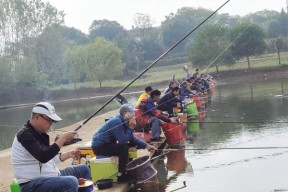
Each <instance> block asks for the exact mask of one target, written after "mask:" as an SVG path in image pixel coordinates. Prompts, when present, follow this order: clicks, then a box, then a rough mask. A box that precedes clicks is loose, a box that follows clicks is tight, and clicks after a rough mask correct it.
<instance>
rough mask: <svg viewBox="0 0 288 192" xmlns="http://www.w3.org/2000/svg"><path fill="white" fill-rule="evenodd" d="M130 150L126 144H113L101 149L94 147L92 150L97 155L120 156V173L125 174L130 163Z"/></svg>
mask: <svg viewBox="0 0 288 192" xmlns="http://www.w3.org/2000/svg"><path fill="white" fill-rule="evenodd" d="M128 148H129V146H128V145H126V144H122V145H121V144H118V143H111V144H106V145H103V146H101V147H93V148H92V149H93V152H94V154H95V155H104V156H118V158H119V159H118V161H119V165H118V171H119V172H120V173H125V171H126V164H127V162H128Z"/></svg>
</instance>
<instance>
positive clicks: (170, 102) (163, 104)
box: [157, 87, 181, 114]
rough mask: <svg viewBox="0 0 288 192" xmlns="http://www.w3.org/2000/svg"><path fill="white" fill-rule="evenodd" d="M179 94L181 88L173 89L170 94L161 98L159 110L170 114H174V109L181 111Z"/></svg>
mask: <svg viewBox="0 0 288 192" xmlns="http://www.w3.org/2000/svg"><path fill="white" fill-rule="evenodd" d="M179 94H180V89H179V87H174V88H172V90H171V91H170V92H168V93H166V94H165V95H164V96H163V97H162V98H160V100H159V102H158V106H157V108H158V109H159V110H161V111H167V112H168V113H169V114H173V108H174V107H176V108H180V109H181V100H180V99H179V98H178V95H179Z"/></svg>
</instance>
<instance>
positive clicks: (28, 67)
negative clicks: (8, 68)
mask: <svg viewBox="0 0 288 192" xmlns="http://www.w3.org/2000/svg"><path fill="white" fill-rule="evenodd" d="M14 75H15V81H16V85H17V86H18V87H37V78H38V77H37V62H36V60H35V59H33V58H27V57H25V58H21V60H20V62H19V63H18V65H17V66H16V68H15V72H14Z"/></svg>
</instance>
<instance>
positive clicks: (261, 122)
mask: <svg viewBox="0 0 288 192" xmlns="http://www.w3.org/2000/svg"><path fill="white" fill-rule="evenodd" d="M193 120H194V119H193ZM188 122H189V120H188ZM200 123H219V124H221V123H245V124H246V123H247V124H249V123H260V124H263V123H265V124H266V123H288V121H282V122H281V121H272V122H271V121H270V122H269V121H201V122H200Z"/></svg>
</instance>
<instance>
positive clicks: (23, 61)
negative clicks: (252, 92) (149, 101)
mask: <svg viewBox="0 0 288 192" xmlns="http://www.w3.org/2000/svg"><path fill="white" fill-rule="evenodd" d="M212 12H213V11H211V10H207V9H203V8H198V9H195V8H188V7H183V8H181V9H179V10H178V11H177V13H171V14H169V15H167V16H166V18H165V20H164V21H163V22H162V23H161V25H160V26H159V27H152V20H151V18H150V16H149V15H147V14H141V13H139V14H136V15H135V17H134V25H133V26H132V29H131V30H127V29H125V28H124V27H123V26H122V25H120V24H119V23H118V22H117V21H109V20H106V19H104V20H94V21H93V22H92V23H91V25H90V27H89V33H88V34H85V33H83V32H81V31H80V30H79V29H76V28H73V27H67V26H65V25H64V18H65V13H64V12H62V11H58V10H57V9H56V8H55V7H53V6H52V5H51V4H49V3H44V2H42V1H41V0H1V1H0V45H1V46H0V64H1V70H0V86H1V91H0V98H2V101H9V98H10V97H11V95H12V94H15V92H13V90H23V89H37V90H43V89H46V88H47V87H52V86H56V85H62V84H68V83H74V88H75V89H77V87H76V85H77V83H79V82H88V81H97V82H98V83H99V86H100V87H101V86H102V83H103V81H105V80H110V79H115V78H117V79H123V78H126V77H129V76H132V75H135V74H139V72H140V71H141V70H143V69H145V68H146V67H147V66H148V65H149V64H151V62H152V61H154V60H155V59H157V58H158V57H159V56H160V55H161V54H162V53H163V52H164V51H166V50H167V49H168V48H169V47H171V46H172V45H174V44H175V43H176V42H177V41H178V40H179V39H180V38H182V37H183V36H184V35H185V34H187V33H188V32H189V31H190V30H192V29H193V28H194V27H196V26H197V25H198V24H199V23H200V22H201V21H203V20H204V19H205V18H206V17H207V16H208V15H210V14H211V13H212ZM287 29H288V17H287V14H286V13H285V12H284V10H282V11H280V12H277V11H269V10H264V11H259V12H256V13H253V14H249V15H246V16H243V17H240V16H232V15H229V14H226V13H225V14H216V15H215V16H213V17H212V18H211V19H209V20H208V21H207V22H206V23H205V24H204V25H203V26H201V28H200V29H199V30H198V31H196V32H195V33H193V34H192V35H191V36H189V38H187V39H186V40H185V41H184V42H182V43H181V44H179V46H177V47H176V48H175V49H174V50H173V51H172V52H171V53H170V54H169V55H167V56H166V57H165V58H163V59H162V60H161V61H160V62H159V65H164V66H165V65H173V64H179V63H187V62H190V63H191V65H192V66H193V67H199V68H205V67H217V66H219V65H223V64H224V65H232V64H234V63H235V62H236V61H237V60H239V59H242V58H245V59H247V61H248V67H250V62H249V57H250V56H253V55H259V54H263V53H265V52H269V53H274V52H277V53H278V55H279V58H280V53H281V51H285V50H287V47H288V46H287V35H288V34H287V33H288V30H287ZM279 62H280V60H279Z"/></svg>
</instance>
